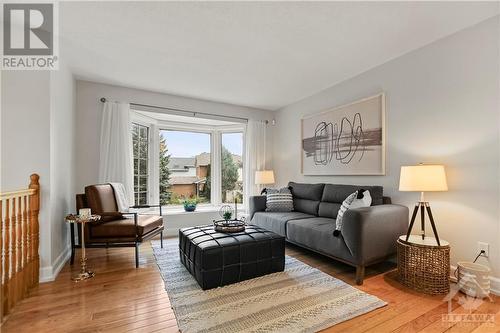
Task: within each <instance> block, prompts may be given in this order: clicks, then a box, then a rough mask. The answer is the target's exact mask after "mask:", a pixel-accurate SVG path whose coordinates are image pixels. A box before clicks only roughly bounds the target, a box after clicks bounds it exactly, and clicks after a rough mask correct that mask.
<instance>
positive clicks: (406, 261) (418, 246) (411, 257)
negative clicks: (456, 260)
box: [397, 235, 450, 295]
mask: <svg viewBox="0 0 500 333" xmlns="http://www.w3.org/2000/svg"><path fill="white" fill-rule="evenodd" d="M397 248H398V278H399V281H400V282H401V283H402V284H404V285H405V286H407V287H409V288H412V289H415V290H417V291H420V292H424V293H426V294H431V295H436V294H446V293H448V292H449V291H450V245H449V243H448V242H447V241H445V240H443V239H441V241H440V244H438V243H437V240H436V239H435V238H432V237H425V238H424V239H422V238H421V237H420V236H417V235H411V236H410V237H409V239H408V241H407V240H406V236H405V235H403V236H400V237H399V239H398V240H397Z"/></svg>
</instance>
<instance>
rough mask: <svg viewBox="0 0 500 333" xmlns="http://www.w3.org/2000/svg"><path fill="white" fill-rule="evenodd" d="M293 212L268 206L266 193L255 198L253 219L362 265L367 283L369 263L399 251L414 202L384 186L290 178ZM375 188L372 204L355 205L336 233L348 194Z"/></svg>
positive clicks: (305, 244)
mask: <svg viewBox="0 0 500 333" xmlns="http://www.w3.org/2000/svg"><path fill="white" fill-rule="evenodd" d="M288 185H289V187H290V188H291V192H292V195H293V205H294V211H293V212H266V211H265V210H266V197H265V196H253V197H251V198H250V212H249V213H250V216H249V218H250V224H254V225H257V226H260V227H263V228H265V229H267V230H270V231H273V232H275V233H277V234H280V235H283V236H285V237H286V240H287V241H288V242H290V243H293V244H296V245H299V246H302V247H304V248H307V249H310V250H312V251H315V252H318V253H321V254H323V255H326V256H328V257H331V258H334V259H336V260H339V261H342V262H344V263H347V264H349V265H352V266H354V267H356V283H357V284H363V278H364V272H365V266H368V265H371V264H374V263H377V262H380V261H383V260H385V259H387V258H388V257H390V256H392V255H393V254H394V253H395V252H396V240H397V239H398V237H399V236H400V235H404V234H406V229H407V228H408V208H407V207H405V206H401V205H393V204H391V201H390V198H388V197H384V196H383V188H382V187H381V186H356V185H334V184H300V183H294V182H290V183H289V184H288ZM361 188H362V189H365V190H369V191H370V194H371V196H372V206H370V207H365V208H356V209H349V210H347V211H346V212H345V214H344V223H343V227H342V230H341V234H340V236H338V237H335V236H334V235H333V231H334V230H335V218H336V217H337V212H338V210H339V208H340V205H341V204H342V201H344V199H345V198H347V196H348V195H349V194H351V193H353V192H354V191H356V190H358V189H361Z"/></svg>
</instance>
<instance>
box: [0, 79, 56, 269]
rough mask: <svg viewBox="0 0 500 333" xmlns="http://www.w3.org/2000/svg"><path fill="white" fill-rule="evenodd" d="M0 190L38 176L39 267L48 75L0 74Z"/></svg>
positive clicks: (43, 244) (43, 257)
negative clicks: (0, 90) (32, 175)
mask: <svg viewBox="0 0 500 333" xmlns="http://www.w3.org/2000/svg"><path fill="white" fill-rule="evenodd" d="M1 75H2V95H1V97H2V103H1V105H2V109H1V125H2V126H1V128H2V132H1V147H2V150H1V155H0V160H1V183H0V191H2V192H3V191H12V190H17V189H25V188H27V187H28V185H29V182H30V179H29V176H30V174H32V173H37V174H39V175H40V189H41V202H40V216H39V220H40V249H39V251H40V265H41V267H45V266H49V265H50V264H51V255H50V250H51V249H50V244H51V242H50V238H51V233H50V214H49V212H50V209H49V207H50V176H51V173H50V156H49V154H50V134H49V133H50V73H49V72H47V71H2V73H1Z"/></svg>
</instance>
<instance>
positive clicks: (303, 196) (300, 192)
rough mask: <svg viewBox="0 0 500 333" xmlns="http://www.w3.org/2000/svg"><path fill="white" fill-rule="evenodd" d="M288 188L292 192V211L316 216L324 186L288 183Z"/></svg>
mask: <svg viewBox="0 0 500 333" xmlns="http://www.w3.org/2000/svg"><path fill="white" fill-rule="evenodd" d="M288 186H289V187H290V188H291V191H292V195H293V207H294V210H295V211H296V212H302V213H305V214H310V215H315V216H317V215H318V208H319V204H320V202H321V197H322V196H323V189H324V187H325V184H301V183H295V182H290V183H288Z"/></svg>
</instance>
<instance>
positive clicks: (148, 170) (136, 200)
mask: <svg viewBox="0 0 500 333" xmlns="http://www.w3.org/2000/svg"><path fill="white" fill-rule="evenodd" d="M131 123H132V126H136V125H137V126H139V141H140V140H141V138H140V129H141V127H143V128H146V131H147V138H146V142H147V156H146V161H147V166H146V179H147V187H146V202H145V203H140V202H139V196H137V197H136V193H137V195H139V194H140V193H144V191H140V179H141V177H144V176H142V175H141V173H140V160H141V159H144V158H142V157H138V158H137V170H138V172H139V173H138V175H137V177H138V179H137V192H136V191H135V176H136V174H135V168H134V204H136V205H138V204H149V202H150V199H151V198H150V196H151V127H150V126H148V125H147V124H142V123H140V122H138V121H135V120H132V121H131ZM132 130H133V129H131V131H132ZM133 159H134V163H135V160H136V157H135V156H133Z"/></svg>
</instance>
